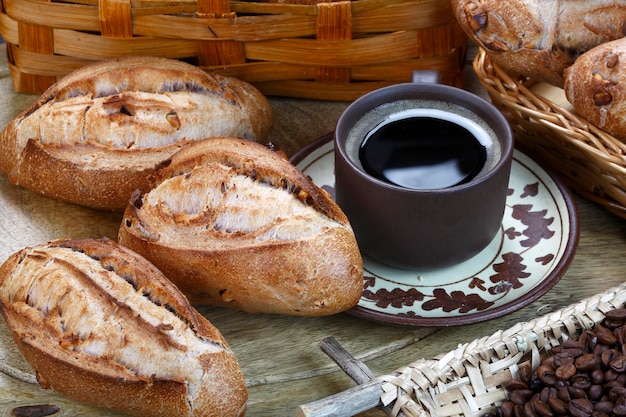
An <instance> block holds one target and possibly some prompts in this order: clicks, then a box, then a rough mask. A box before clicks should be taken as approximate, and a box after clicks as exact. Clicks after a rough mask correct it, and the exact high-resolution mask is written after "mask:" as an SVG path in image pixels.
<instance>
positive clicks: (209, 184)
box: [119, 138, 363, 316]
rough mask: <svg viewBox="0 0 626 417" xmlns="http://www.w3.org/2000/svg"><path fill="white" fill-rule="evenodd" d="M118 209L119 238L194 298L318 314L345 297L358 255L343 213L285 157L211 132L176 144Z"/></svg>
mask: <svg viewBox="0 0 626 417" xmlns="http://www.w3.org/2000/svg"><path fill="white" fill-rule="evenodd" d="M157 175H158V179H157V185H155V187H154V188H153V189H152V190H151V191H149V192H148V193H145V194H143V195H137V196H136V197H135V198H134V200H133V202H132V204H130V205H129V206H128V208H127V210H126V211H125V213H124V218H123V221H122V224H121V227H120V231H119V242H120V243H121V244H123V245H125V246H127V247H129V248H131V249H133V250H135V251H136V252H138V253H141V254H142V255H143V256H145V257H146V258H147V259H149V260H151V261H152V262H153V263H154V264H155V265H157V267H158V268H159V269H161V270H162V271H163V272H164V273H165V275H167V276H168V277H169V278H170V279H172V281H174V282H175V283H176V285H177V286H178V287H179V288H180V289H181V290H182V291H183V292H184V293H185V294H186V295H187V297H188V298H189V299H190V301H192V302H194V303H202V304H211V305H217V306H225V307H232V308H237V309H241V310H245V311H248V312H257V313H277V314H290V315H305V316H317V315H328V314H334V313H338V312H340V311H344V310H347V309H349V308H351V307H353V306H354V305H355V304H356V303H357V302H358V300H359V298H360V296H361V293H362V285H363V265H362V259H361V255H360V253H359V250H358V247H357V243H356V239H355V237H354V233H353V231H352V228H351V227H350V224H349V223H348V219H347V217H346V216H345V214H344V213H343V212H342V211H341V210H340V209H339V207H338V206H337V205H336V204H335V202H334V201H333V200H332V199H331V197H330V195H329V194H328V193H326V192H325V191H323V190H321V189H320V188H318V187H317V186H316V185H315V184H313V182H312V181H311V180H310V179H309V178H308V177H306V176H304V175H303V174H302V173H301V172H300V171H298V170H297V169H296V168H295V167H294V166H293V165H292V164H291V163H290V162H289V161H287V160H286V159H284V158H283V157H282V156H279V155H278V154H276V153H275V152H272V151H271V150H269V149H268V148H266V147H264V146H262V145H260V144H258V143H254V142H250V141H243V140H240V139H234V138H213V139H207V140H205V141H201V142H196V143H194V144H192V145H190V146H187V147H185V148H183V149H182V150H181V151H179V152H178V153H176V154H175V155H174V156H173V157H172V158H171V160H170V161H169V164H168V166H167V167H165V168H163V169H161V170H160V171H159V172H158V173H157Z"/></svg>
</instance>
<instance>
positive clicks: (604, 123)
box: [565, 39, 626, 140]
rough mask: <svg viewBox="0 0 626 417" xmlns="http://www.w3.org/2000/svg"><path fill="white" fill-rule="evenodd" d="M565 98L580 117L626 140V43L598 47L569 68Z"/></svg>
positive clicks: (620, 40)
mask: <svg viewBox="0 0 626 417" xmlns="http://www.w3.org/2000/svg"><path fill="white" fill-rule="evenodd" d="M565 96H566V97H567V100H568V101H569V102H570V103H571V104H572V106H573V107H574V109H575V110H576V113H577V114H578V115H579V116H580V117H582V118H583V119H585V120H587V121H589V122H591V123H593V124H594V125H596V126H597V127H599V128H600V129H603V130H605V131H606V132H608V133H610V134H612V135H613V136H615V137H617V138H619V139H622V140H626V39H619V40H616V41H612V42H608V43H605V44H602V45H599V46H597V47H595V48H593V49H592V50H590V51H588V52H586V53H585V54H583V55H581V56H580V57H579V58H578V59H577V60H576V62H575V63H574V64H573V65H572V66H571V67H569V68H567V69H566V70H565Z"/></svg>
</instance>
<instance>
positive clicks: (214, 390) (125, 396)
mask: <svg viewBox="0 0 626 417" xmlns="http://www.w3.org/2000/svg"><path fill="white" fill-rule="evenodd" d="M0 308H1V311H2V314H3V316H4V319H5V321H6V323H7V326H8V328H9V329H10V330H11V332H12V335H13V339H14V340H15V342H16V344H17V346H18V347H19V349H20V350H21V351H22V353H23V354H24V357H25V358H26V360H27V361H28V362H29V363H30V364H31V365H32V367H33V369H34V370H35V371H36V373H37V378H38V381H39V382H40V384H41V385H42V386H43V387H44V388H52V389H54V390H55V391H57V392H59V393H61V394H63V395H65V396H67V397H69V398H71V399H74V400H76V401H80V402H84V403H88V404H92V405H95V406H97V407H103V408H109V409H113V410H116V411H119V412H123V413H128V414H131V415H136V416H172V417H173V416H196V415H202V416H223V415H230V416H239V415H242V413H243V410H245V404H246V401H247V391H246V387H245V382H244V380H243V375H242V373H241V370H240V368H239V365H238V363H237V360H236V357H235V355H234V354H233V352H232V351H231V350H230V349H229V348H228V345H227V343H226V341H225V340H224V338H223V337H222V335H221V334H220V332H219V331H218V330H217V329H216V328H215V327H214V326H212V325H211V324H210V323H209V322H208V321H207V320H206V319H205V318H204V317H203V316H202V315H200V314H199V313H198V312H197V311H196V310H195V309H194V308H193V307H192V306H191V305H190V304H189V302H188V301H187V299H186V298H185V296H184V295H183V294H182V293H181V292H180V291H179V290H178V289H177V288H176V287H175V286H174V285H173V284H172V283H171V282H170V281H169V280H168V279H167V278H165V276H164V275H163V274H162V273H161V272H160V271H158V270H157V269H156V268H155V267H154V266H153V265H152V264H150V263H149V262H148V261H146V260H145V259H143V258H141V257H140V256H139V255H137V254H135V253H133V252H131V251H129V250H128V249H126V248H123V247H121V246H120V245H117V244H116V243H114V242H112V241H110V240H92V239H65V240H59V241H54V242H50V243H48V244H44V245H39V246H35V247H31V248H25V249H23V250H21V251H19V252H17V253H15V254H14V255H12V256H11V257H10V258H9V259H8V260H7V261H6V262H5V263H4V264H3V265H2V266H1V267H0Z"/></svg>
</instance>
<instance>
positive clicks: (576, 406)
mask: <svg viewBox="0 0 626 417" xmlns="http://www.w3.org/2000/svg"><path fill="white" fill-rule="evenodd" d="M567 409H568V411H569V412H570V414H571V415H572V416H573V417H588V416H590V415H591V413H593V404H592V403H591V401H589V400H588V399H586V398H575V399H573V400H572V401H571V402H570V403H569V407H568V408H567Z"/></svg>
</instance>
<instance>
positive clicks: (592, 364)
mask: <svg viewBox="0 0 626 417" xmlns="http://www.w3.org/2000/svg"><path fill="white" fill-rule="evenodd" d="M600 362H601V359H600V357H599V356H598V355H594V354H593V353H585V354H584V355H582V356H579V357H577V358H576V360H575V361H574V365H576V368H577V369H578V370H580V371H591V370H594V369H596V368H597V367H599V366H600Z"/></svg>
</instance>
